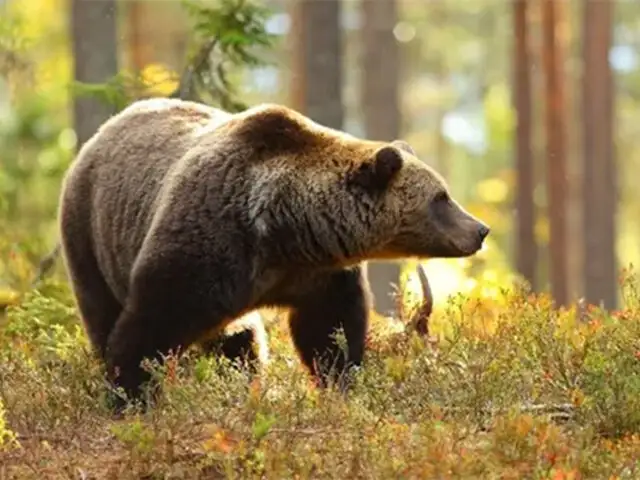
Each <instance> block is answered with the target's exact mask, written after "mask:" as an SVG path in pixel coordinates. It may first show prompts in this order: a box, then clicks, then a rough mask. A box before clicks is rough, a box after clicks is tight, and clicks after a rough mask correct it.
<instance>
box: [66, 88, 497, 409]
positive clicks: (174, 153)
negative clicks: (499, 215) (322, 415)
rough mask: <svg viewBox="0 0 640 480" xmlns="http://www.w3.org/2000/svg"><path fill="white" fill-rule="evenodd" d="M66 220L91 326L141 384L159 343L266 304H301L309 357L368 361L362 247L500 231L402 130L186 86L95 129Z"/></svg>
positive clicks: (373, 255)
mask: <svg viewBox="0 0 640 480" xmlns="http://www.w3.org/2000/svg"><path fill="white" fill-rule="evenodd" d="M59 227H60V231H61V243H62V248H63V254H64V259H65V265H66V268H67V271H68V274H69V278H70V281H71V283H72V287H73V291H74V293H75V297H76V299H77V305H78V308H79V311H80V314H81V316H82V319H83V321H84V323H85V326H86V329H87V332H88V335H89V337H90V340H91V342H92V344H93V345H94V347H95V350H96V351H97V352H98V353H99V354H100V355H101V356H102V358H103V359H104V361H105V362H106V365H107V371H108V374H109V376H110V378H111V379H112V381H113V382H114V383H115V385H117V386H121V387H123V388H124V390H125V391H126V392H127V394H128V395H129V396H130V397H134V398H135V397H139V394H140V387H141V385H142V384H143V383H145V382H146V380H147V379H148V376H147V375H146V374H145V372H144V371H143V370H142V369H141V367H140V362H141V360H142V359H143V358H144V357H148V358H157V356H158V355H159V354H164V353H166V352H168V351H169V350H173V351H175V350H176V349H178V348H181V349H182V350H184V349H185V348H186V347H188V346H189V345H191V344H193V343H197V342H199V341H200V340H201V339H203V338H205V337H208V336H211V335H212V334H216V333H217V332H222V331H223V330H224V328H225V327H226V326H228V325H230V324H231V323H232V322H233V321H234V319H237V318H240V317H242V316H243V315H246V314H248V313H249V312H251V311H254V310H256V309H259V308H261V307H280V308H285V309H288V310H289V325H290V331H291V335H292V338H293V341H294V343H295V347H296V349H297V351H298V352H299V355H300V357H301V360H302V362H303V363H304V364H305V365H306V366H307V367H308V368H309V370H310V371H311V372H312V373H313V374H314V375H315V377H316V378H317V379H318V381H319V382H320V383H321V384H322V385H326V381H327V380H335V379H337V377H336V374H340V373H341V372H342V371H343V370H344V369H345V368H347V367H348V366H359V365H360V364H361V362H362V358H363V353H364V345H365V335H366V329H367V315H368V310H369V305H370V299H369V297H370V295H369V289H368V285H367V283H366V280H365V278H364V276H363V273H362V263H363V262H365V261H367V260H371V259H400V258H407V257H423V258H426V257H464V256H469V255H472V254H474V253H475V252H477V251H478V250H479V249H480V248H481V246H482V244H483V240H484V238H485V237H486V236H487V234H488V233H489V228H488V227H487V226H486V225H485V224H483V223H482V222H480V221H479V220H477V219H476V218H474V217H473V216H471V215H470V214H469V213H467V212H466V211H465V210H464V209H463V208H461V207H460V205H458V204H457V203H456V202H455V201H454V200H453V199H452V198H451V196H450V194H449V192H448V189H447V186H446V184H445V182H444V181H443V179H442V178H441V177H440V176H439V175H438V174H437V173H436V172H435V171H434V170H432V169H431V168H430V167H429V166H427V165H426V164H425V163H423V162H422V161H420V160H419V159H418V158H416V156H415V153H414V152H413V150H412V149H411V148H410V147H409V146H408V145H407V144H406V143H404V142H402V141H396V142H392V143H387V142H379V141H370V140H363V139H358V138H355V137H353V136H351V135H348V134H346V133H343V132H341V131H338V130H334V129H330V128H327V127H324V126H322V125H319V124H317V123H315V122H314V121H312V120H311V119H309V118H307V117H305V116H303V115H302V114H300V113H298V112H296V111H294V110H291V109H289V108H287V107H284V106H279V105H272V104H266V105H260V106H257V107H254V108H250V109H248V110H246V111H244V112H242V113H239V114H230V113H227V112H224V111H221V110H218V109H215V108H212V107H209V106H205V105H201V104H198V103H193V102H188V101H181V100H176V99H147V100H142V101H138V102H136V103H133V104H132V105H130V106H129V107H127V108H126V109H124V110H123V111H121V112H120V113H118V114H117V115H115V116H113V117H112V118H111V119H109V120H108V121H107V122H105V123H104V124H103V125H102V126H101V127H100V128H99V130H98V132H96V134H95V135H94V136H93V137H92V138H91V139H90V140H89V141H88V142H86V144H85V145H83V147H82V148H81V149H80V151H79V153H78V156H77V159H76V160H75V162H74V163H73V164H72V166H71V167H70V169H69V171H68V172H67V174H66V176H65V179H64V181H63V186H62V190H61V196H60V207H59ZM339 327H342V330H343V332H344V335H345V337H346V347H347V348H346V352H343V351H342V350H341V349H340V347H339V346H338V345H337V344H336V342H335V338H334V335H333V334H334V332H335V331H336V329H337V328H339ZM321 360H324V361H321Z"/></svg>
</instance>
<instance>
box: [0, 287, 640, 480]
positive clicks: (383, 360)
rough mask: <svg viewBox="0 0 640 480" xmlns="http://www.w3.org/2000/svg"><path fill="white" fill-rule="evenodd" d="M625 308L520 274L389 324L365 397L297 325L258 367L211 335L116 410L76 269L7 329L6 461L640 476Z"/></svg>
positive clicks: (639, 339) (226, 474)
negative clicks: (306, 355) (560, 291)
mask: <svg viewBox="0 0 640 480" xmlns="http://www.w3.org/2000/svg"><path fill="white" fill-rule="evenodd" d="M623 283H624V285H623V286H624V289H625V306H624V308H623V309H621V310H620V311H617V312H614V313H611V314H608V313H606V312H604V311H601V310H598V309H589V311H587V312H586V313H584V314H582V315H578V314H577V312H575V311H574V310H567V311H560V310H557V309H555V308H553V306H552V303H551V302H550V300H549V298H548V297H546V296H544V295H538V296H534V295H531V294H529V293H528V292H526V291H520V290H513V291H504V292H503V293H502V294H500V295H498V296H497V297H495V298H477V297H473V296H469V297H458V298H455V299H453V300H451V302H450V303H449V304H448V305H447V307H446V308H445V309H442V310H440V311H438V312H436V313H435V314H434V318H433V319H432V332H433V333H434V334H435V336H436V341H434V342H425V341H424V340H423V339H422V338H420V337H418V336H417V335H415V334H412V333H410V332H407V333H403V332H395V333H394V332H392V331H391V330H388V329H386V328H385V327H384V325H383V324H382V323H381V322H380V321H377V322H375V323H374V324H373V327H372V332H371V335H370V339H369V350H368V353H367V357H366V364H365V366H364V368H363V369H362V370H361V371H360V372H359V373H358V375H357V378H356V383H355V386H354V388H353V391H352V392H351V393H350V394H349V395H348V397H347V398H343V397H341V396H340V394H339V393H337V392H336V391H333V390H331V389H329V390H325V391H323V390H319V389H316V388H314V387H313V386H312V384H311V380H310V378H309V376H308V375H307V373H306V372H305V371H304V370H303V369H302V367H301V366H300V364H299V362H298V360H297V358H296V357H295V353H294V351H293V348H292V346H291V343H290V341H289V339H288V333H287V331H286V329H285V328H284V322H276V323H274V324H273V325H271V326H270V343H271V345H270V348H271V356H272V358H271V362H270V363H269V364H268V365H267V366H266V368H265V369H264V372H263V373H262V375H261V376H259V377H257V378H250V377H248V376H247V374H245V373H244V372H243V371H241V370H239V369H236V368H233V367H232V366H230V365H228V364H226V363H225V362H224V361H223V360H220V359H216V358H206V357H202V356H198V355H196V354H195V353H194V352H190V353H188V354H187V355H186V356H184V357H182V358H180V359H176V358H171V357H170V358H168V359H167V362H166V363H165V364H164V365H163V366H160V365H157V364H156V365H151V366H149V368H150V369H151V370H152V371H153V372H154V374H155V375H157V376H158V378H160V379H161V381H162V383H163V385H164V393H163V395H162V398H161V402H160V404H159V405H158V406H157V407H156V408H155V409H153V410H150V411H148V412H146V413H141V412H136V411H134V410H132V411H131V412H129V413H128V414H127V415H126V416H125V417H124V418H122V419H120V420H114V419H113V417H112V416H111V414H110V412H109V410H108V409H107V407H106V400H105V392H106V389H105V385H104V380H103V370H102V366H101V365H100V364H99V363H98V362H96V361H95V360H94V359H93V357H92V355H91V353H90V350H89V348H88V344H87V340H86V337H85V335H84V332H83V330H82V328H81V327H80V325H79V323H78V319H77V315H76V311H75V309H74V307H73V303H72V300H71V296H70V293H69V290H68V286H67V285H66V284H65V283H54V282H49V283H46V284H44V286H43V287H42V288H41V289H40V290H39V291H32V292H30V293H28V294H27V295H25V296H23V297H22V298H21V299H20V302H19V303H17V304H16V305H14V306H12V307H10V308H9V309H8V310H7V312H6V318H5V319H4V323H3V324H2V329H1V330H0V404H1V405H0V478H2V479H5V478H7V479H9V478H20V479H22V478H24V479H29V478H38V479H41V478H47V479H49V478H51V479H56V478H100V479H102V478H104V479H111V478H113V479H129V478H237V479H250V478H270V479H271V478H328V479H331V478H335V479H345V478H349V479H351V478H363V479H364V478H367V479H368V478H375V479H378V478H379V479H388V478H438V479H441V478H446V479H448V478H452V479H453V478H465V479H466V478H483V479H521V478H531V479H554V480H561V479H565V480H566V479H574V480H577V479H592V478H593V479H637V478H640V297H639V294H638V289H637V284H636V280H635V278H633V277H626V278H625V279H624V281H623Z"/></svg>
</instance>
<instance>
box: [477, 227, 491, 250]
mask: <svg viewBox="0 0 640 480" xmlns="http://www.w3.org/2000/svg"><path fill="white" fill-rule="evenodd" d="M489 232H491V229H490V228H489V227H487V226H486V225H484V224H480V226H479V227H478V236H479V237H480V244H481V245H482V242H484V239H485V238H487V235H489Z"/></svg>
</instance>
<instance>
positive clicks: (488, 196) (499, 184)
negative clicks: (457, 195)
mask: <svg viewBox="0 0 640 480" xmlns="http://www.w3.org/2000/svg"><path fill="white" fill-rule="evenodd" d="M476 189H477V190H478V195H479V196H480V198H481V199H482V200H483V201H485V202H489V203H502V202H505V201H506V200H507V197H508V196H509V186H508V185H507V182H505V181H504V180H502V179H501V178H488V179H486V180H484V181H482V182H480V183H478V186H477V187H476Z"/></svg>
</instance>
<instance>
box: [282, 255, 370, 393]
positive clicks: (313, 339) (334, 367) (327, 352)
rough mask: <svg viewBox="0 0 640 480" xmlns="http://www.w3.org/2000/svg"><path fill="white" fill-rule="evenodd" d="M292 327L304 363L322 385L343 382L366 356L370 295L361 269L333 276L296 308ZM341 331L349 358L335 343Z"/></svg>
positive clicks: (336, 273) (303, 297) (301, 297)
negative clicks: (350, 369) (345, 375)
mask: <svg viewBox="0 0 640 480" xmlns="http://www.w3.org/2000/svg"><path fill="white" fill-rule="evenodd" d="M292 307H293V308H292V310H291V315H290V317H289V325H290V329H291V336H292V337H293V341H294V344H295V346H296V349H297V350H298V353H299V355H300V357H301V360H302V362H303V363H304V364H305V365H306V366H307V368H309V370H310V371H311V373H312V374H313V375H314V376H315V377H316V378H317V380H318V381H319V384H320V385H321V386H327V381H328V380H330V381H332V382H333V383H335V382H336V381H337V382H338V384H339V386H340V388H344V387H345V386H346V385H345V384H343V382H342V380H344V378H345V377H343V375H344V374H345V373H347V370H348V369H349V368H351V367H354V366H360V364H361V363H362V358H363V356H364V349H365V341H366V333H367V320H368V311H369V296H368V294H367V292H366V290H365V287H364V283H363V278H362V273H361V270H360V267H356V268H353V269H345V270H342V271H339V272H335V273H332V274H329V275H328V276H327V278H326V279H323V281H322V282H321V284H320V285H319V286H318V288H316V289H313V290H312V291H310V292H309V293H307V294H305V295H302V296H300V297H299V298H298V299H297V300H296V302H295V303H294V304H293V305H292ZM338 328H342V329H343V330H344V335H345V337H346V343H347V345H346V347H347V351H346V356H345V354H344V353H345V352H342V350H341V348H340V346H339V345H338V344H337V343H336V342H335V339H334V336H333V335H334V334H335V333H336V330H337V329H338Z"/></svg>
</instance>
